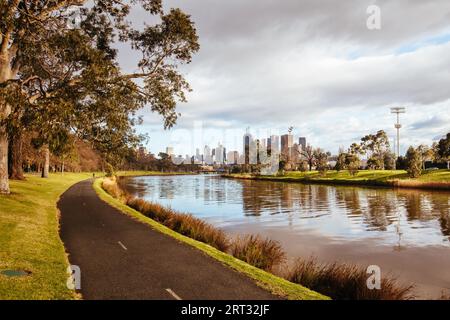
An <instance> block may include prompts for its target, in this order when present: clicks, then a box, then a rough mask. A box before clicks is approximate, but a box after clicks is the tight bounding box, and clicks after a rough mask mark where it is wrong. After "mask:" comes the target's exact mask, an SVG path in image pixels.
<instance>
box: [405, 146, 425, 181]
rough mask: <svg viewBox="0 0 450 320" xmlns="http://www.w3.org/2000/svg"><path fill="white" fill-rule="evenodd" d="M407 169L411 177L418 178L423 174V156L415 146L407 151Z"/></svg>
mask: <svg viewBox="0 0 450 320" xmlns="http://www.w3.org/2000/svg"><path fill="white" fill-rule="evenodd" d="M406 171H407V172H408V175H409V177H410V178H418V177H420V175H421V174H422V156H421V155H420V152H419V151H418V150H416V149H414V147H409V149H408V152H407V153H406Z"/></svg>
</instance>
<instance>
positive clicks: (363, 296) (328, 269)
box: [286, 258, 413, 300]
mask: <svg viewBox="0 0 450 320" xmlns="http://www.w3.org/2000/svg"><path fill="white" fill-rule="evenodd" d="M368 278H369V275H368V274H367V273H366V270H365V269H364V268H361V267H358V266H355V265H350V264H341V263H339V264H338V263H323V264H321V263H318V262H317V261H316V259H314V258H310V259H308V260H303V259H298V260H297V261H296V262H295V264H294V265H293V267H292V268H291V269H290V270H289V271H288V274H287V275H286V279H287V280H288V281H291V282H294V283H298V284H301V285H303V286H305V287H307V288H309V289H311V290H315V291H318V292H320V293H322V294H325V295H328V296H329V297H331V298H332V299H336V300H408V299H412V298H413V296H412V294H411V290H412V288H413V287H412V286H402V285H400V284H398V283H397V281H396V280H395V279H390V278H383V279H382V280H381V289H380V290H377V289H374V290H370V289H369V288H368V287H367V279H368Z"/></svg>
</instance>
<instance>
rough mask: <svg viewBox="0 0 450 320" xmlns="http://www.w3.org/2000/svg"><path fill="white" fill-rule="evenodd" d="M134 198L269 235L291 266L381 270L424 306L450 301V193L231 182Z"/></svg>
mask: <svg viewBox="0 0 450 320" xmlns="http://www.w3.org/2000/svg"><path fill="white" fill-rule="evenodd" d="M126 185H127V188H128V191H130V192H131V193H133V194H135V195H136V196H138V197H141V198H144V199H146V200H150V201H154V202H158V203H160V204H163V205H166V206H169V207H171V208H173V209H176V210H179V211H183V212H188V213H192V214H194V215H195V216H197V217H199V218H202V219H204V220H206V221H208V222H210V223H212V224H214V225H215V226H217V227H220V228H222V229H223V230H225V231H226V232H228V233H230V234H232V235H237V234H244V233H254V234H257V233H259V234H261V235H263V236H268V237H270V238H272V239H274V240H278V241H280V242H281V243H282V245H283V247H284V248H285V251H286V252H287V253H288V255H289V256H290V257H291V258H295V257H308V256H316V257H317V258H318V259H319V260H321V261H336V260H338V261H344V262H353V263H358V264H361V265H364V266H367V265H369V264H375V265H379V266H380V267H381V268H382V272H384V273H390V274H392V275H395V276H397V277H398V278H399V279H400V280H401V281H405V282H407V283H409V282H414V283H415V284H416V289H415V293H416V294H417V295H418V297H421V298H437V297H439V296H440V294H441V293H442V292H445V291H446V290H449V291H447V292H449V293H450V193H448V192H427V191H420V190H391V189H375V188H355V187H334V186H322V185H303V184H293V183H282V182H265V181H251V180H231V179H224V178H221V177H219V176H208V175H206V176H204V175H199V176H163V177H135V178H127V182H126Z"/></svg>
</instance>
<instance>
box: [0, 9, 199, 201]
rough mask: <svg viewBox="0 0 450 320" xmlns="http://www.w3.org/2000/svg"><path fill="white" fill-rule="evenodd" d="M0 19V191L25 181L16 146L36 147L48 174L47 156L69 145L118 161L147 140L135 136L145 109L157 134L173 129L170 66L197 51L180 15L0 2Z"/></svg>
mask: <svg viewBox="0 0 450 320" xmlns="http://www.w3.org/2000/svg"><path fill="white" fill-rule="evenodd" d="M133 9H140V10H142V11H145V12H146V14H147V18H146V21H147V24H146V25H145V27H144V28H140V27H139V26H134V25H133V23H131V22H130V21H129V20H128V19H127V18H128V17H129V14H130V12H131V10H133ZM74 12H76V23H74V21H73V20H74ZM0 16H1V17H2V18H1V20H0V193H9V177H11V178H17V179H21V178H23V172H22V170H23V169H22V164H23V163H24V161H23V160H24V159H23V156H24V145H28V146H30V145H31V146H32V147H33V148H34V149H35V150H39V152H40V155H41V156H42V157H43V167H42V175H43V177H47V176H48V172H49V162H50V156H51V154H52V155H56V156H58V157H60V158H64V157H67V156H68V155H70V153H71V150H72V149H73V148H74V145H75V141H82V142H84V143H86V144H88V145H89V146H90V148H92V149H93V150H95V151H96V152H97V153H98V154H99V155H100V156H101V159H102V161H103V162H104V163H107V164H109V165H111V164H115V163H119V162H120V161H122V160H123V158H124V157H126V156H127V155H128V154H129V152H130V150H132V149H135V148H136V147H137V146H138V145H139V143H141V142H142V140H143V139H144V138H145V137H143V136H139V135H137V134H136V132H135V129H134V126H135V125H136V124H138V123H141V122H142V119H141V118H140V117H138V116H137V111H138V110H139V109H141V108H143V107H148V108H149V109H150V110H151V111H152V112H155V113H158V114H160V115H161V116H162V118H163V121H164V127H165V128H169V127H171V126H173V125H174V124H175V122H176V120H177V117H178V116H179V114H178V113H177V111H176V105H177V103H178V102H184V101H186V97H185V94H186V92H187V91H189V90H190V87H189V84H188V83H187V81H186V80H185V79H184V77H183V75H182V74H181V73H180V72H179V71H178V67H179V65H180V64H185V63H189V62H190V61H191V59H192V56H193V54H194V53H196V52H197V51H198V50H199V43H198V36H197V31H196V29H195V25H194V23H193V22H192V20H191V18H190V16H189V15H187V14H185V13H184V12H183V11H181V10H180V9H177V8H172V9H170V10H164V9H163V5H162V0H133V1H128V2H122V1H119V0H95V1H85V0H45V1H26V0H0ZM148 21H155V22H154V23H153V24H149V23H148ZM118 42H119V43H122V46H128V47H129V48H130V49H132V50H134V51H135V52H138V55H137V57H138V58H136V60H135V61H132V62H133V63H134V64H135V68H134V69H135V70H138V71H135V72H132V73H126V72H124V71H123V70H122V69H121V68H120V66H119V61H118V52H117V49H115V45H114V43H118ZM129 58H130V59H131V58H132V57H129ZM8 160H9V161H8ZM8 163H9V165H8Z"/></svg>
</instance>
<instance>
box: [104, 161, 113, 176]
mask: <svg viewBox="0 0 450 320" xmlns="http://www.w3.org/2000/svg"><path fill="white" fill-rule="evenodd" d="M114 175H115V172H114V167H113V166H112V165H111V164H110V163H107V164H106V176H107V177H113V176H114Z"/></svg>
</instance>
